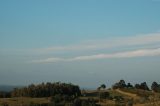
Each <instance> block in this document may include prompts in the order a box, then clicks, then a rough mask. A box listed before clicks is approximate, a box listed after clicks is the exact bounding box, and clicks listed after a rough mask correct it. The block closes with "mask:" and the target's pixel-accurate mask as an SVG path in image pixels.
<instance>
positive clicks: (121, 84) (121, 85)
mask: <svg viewBox="0 0 160 106" xmlns="http://www.w3.org/2000/svg"><path fill="white" fill-rule="evenodd" d="M125 87H126V83H125V81H124V80H120V81H119V82H118V83H115V84H114V85H113V86H112V88H113V89H118V88H125Z"/></svg>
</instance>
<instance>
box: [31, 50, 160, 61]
mask: <svg viewBox="0 0 160 106" xmlns="http://www.w3.org/2000/svg"><path fill="white" fill-rule="evenodd" d="M143 56H160V48H156V49H142V50H134V51H127V52H116V53H112V54H96V55H88V56H77V57H73V58H55V57H54V58H47V59H42V60H34V61H32V62H34V63H52V62H70V61H87V60H96V59H109V58H133V57H143Z"/></svg>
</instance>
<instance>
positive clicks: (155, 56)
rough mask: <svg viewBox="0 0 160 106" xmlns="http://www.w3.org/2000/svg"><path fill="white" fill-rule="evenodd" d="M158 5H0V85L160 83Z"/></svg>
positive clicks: (159, 1)
mask: <svg viewBox="0 0 160 106" xmlns="http://www.w3.org/2000/svg"><path fill="white" fill-rule="evenodd" d="M159 11H160V0H0V85H4V84H5V85H28V84H31V83H35V84H36V83H41V82H48V81H49V82H57V81H61V82H67V83H69V82H71V83H73V84H78V85H80V86H81V87H88V88H96V87H98V86H99V85H100V84H103V83H104V84H106V86H108V87H110V86H111V85H112V84H113V83H115V82H117V81H118V80H120V79H124V80H125V81H126V82H131V83H133V84H135V83H141V82H143V81H146V82H147V83H148V84H151V83H152V82H153V81H157V82H160V78H159V75H160V12H159Z"/></svg>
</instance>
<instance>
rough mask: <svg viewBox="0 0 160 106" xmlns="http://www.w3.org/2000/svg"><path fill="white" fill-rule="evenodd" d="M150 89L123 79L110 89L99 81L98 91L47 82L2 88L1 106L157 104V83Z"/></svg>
mask: <svg viewBox="0 0 160 106" xmlns="http://www.w3.org/2000/svg"><path fill="white" fill-rule="evenodd" d="M151 90H152V91H151ZM151 90H150V89H149V87H148V85H147V83H146V82H143V83H140V84H135V85H134V86H133V85H132V84H131V83H127V84H126V82H125V81H124V80H120V81H118V82H117V83H115V84H114V85H113V86H112V89H106V85H105V84H101V85H100V86H99V87H98V89H97V90H82V91H81V90H80V88H79V86H77V85H73V84H70V83H69V84H67V83H60V82H56V83H49V82H48V83H41V84H38V85H34V84H31V85H29V86H27V87H23V88H15V89H14V90H13V91H11V92H5V91H3V92H2V91H1V92H0V98H1V99H0V106H159V104H160V85H159V84H158V83H157V82H153V83H152V85H151ZM152 104H158V105H152Z"/></svg>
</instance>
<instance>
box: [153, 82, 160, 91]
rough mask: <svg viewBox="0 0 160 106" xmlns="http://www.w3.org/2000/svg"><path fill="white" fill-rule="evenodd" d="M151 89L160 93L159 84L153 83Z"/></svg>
mask: <svg viewBox="0 0 160 106" xmlns="http://www.w3.org/2000/svg"><path fill="white" fill-rule="evenodd" d="M151 89H152V90H153V91H154V92H159V91H160V85H159V84H158V83H157V82H153V83H152V85H151Z"/></svg>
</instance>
